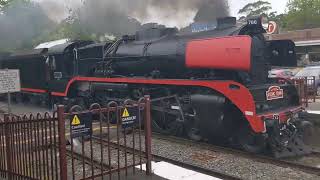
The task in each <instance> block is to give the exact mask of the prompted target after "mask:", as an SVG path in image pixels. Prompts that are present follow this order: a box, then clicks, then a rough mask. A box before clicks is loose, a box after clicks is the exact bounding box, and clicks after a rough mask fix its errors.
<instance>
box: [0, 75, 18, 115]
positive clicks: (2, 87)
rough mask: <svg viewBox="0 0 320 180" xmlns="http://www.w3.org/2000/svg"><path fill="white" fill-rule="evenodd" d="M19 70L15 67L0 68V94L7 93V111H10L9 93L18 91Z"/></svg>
mask: <svg viewBox="0 0 320 180" xmlns="http://www.w3.org/2000/svg"><path fill="white" fill-rule="evenodd" d="M20 91H21V85H20V72H19V70H17V69H5V70H0V94H5V93H6V94H7V95H8V113H9V114H10V113H11V93H14V92H20Z"/></svg>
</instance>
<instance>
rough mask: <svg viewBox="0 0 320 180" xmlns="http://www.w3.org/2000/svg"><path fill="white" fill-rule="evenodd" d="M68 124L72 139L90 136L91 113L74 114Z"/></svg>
mask: <svg viewBox="0 0 320 180" xmlns="http://www.w3.org/2000/svg"><path fill="white" fill-rule="evenodd" d="M70 122H71V126H70V127H71V129H70V130H71V136H72V138H78V137H84V136H90V135H92V113H90V112H89V113H83V114H74V115H72V116H71V121H70Z"/></svg>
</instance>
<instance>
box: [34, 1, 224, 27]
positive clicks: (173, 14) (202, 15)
mask: <svg viewBox="0 0 320 180" xmlns="http://www.w3.org/2000/svg"><path fill="white" fill-rule="evenodd" d="M38 1H41V0H38ZM41 2H42V3H41V6H42V7H43V8H44V9H46V10H48V11H47V12H48V14H49V17H51V18H52V19H53V20H59V19H60V20H61V19H63V18H65V17H67V16H68V15H67V14H68V13H69V11H68V10H70V9H71V10H73V12H76V14H77V15H78V16H79V18H82V19H80V20H82V21H84V24H86V23H89V24H90V25H94V24H97V25H98V26H99V27H101V24H102V23H106V24H109V26H110V23H115V22H118V23H121V24H123V23H125V22H126V21H127V20H125V21H124V22H122V21H121V20H124V18H125V19H128V17H129V18H130V19H133V18H134V19H137V20H138V21H140V22H141V23H149V22H156V23H159V24H164V25H167V26H176V27H179V28H182V27H185V26H188V25H189V24H190V23H192V22H193V21H212V20H215V19H216V18H217V17H222V16H228V15H229V6H228V1H226V0H117V1H115V0H42V1H41ZM58 6H60V11H59V10H56V9H57V7H58ZM61 9H62V10H64V13H61ZM101 20H103V22H102V21H101ZM89 21H91V22H89ZM129 23H130V22H129ZM135 23H136V22H134V24H133V25H132V27H133V26H135ZM113 25H115V26H117V24H113ZM121 27H122V25H121ZM129 27H131V26H129ZM115 29H117V28H115ZM129 29H131V28H129Z"/></svg>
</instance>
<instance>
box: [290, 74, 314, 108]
mask: <svg viewBox="0 0 320 180" xmlns="http://www.w3.org/2000/svg"><path fill="white" fill-rule="evenodd" d="M292 81H293V83H294V84H295V85H296V87H297V90H298V93H299V97H300V103H301V104H302V105H304V106H305V107H308V106H309V104H310V102H316V98H317V85H316V77H314V76H312V77H303V78H295V79H293V80H292Z"/></svg>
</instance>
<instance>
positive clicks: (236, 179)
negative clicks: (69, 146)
mask: <svg viewBox="0 0 320 180" xmlns="http://www.w3.org/2000/svg"><path fill="white" fill-rule="evenodd" d="M92 138H93V140H96V141H97V143H103V145H105V146H108V142H107V141H102V142H101V139H100V138H99V137H95V136H93V137H92ZM109 145H110V146H111V147H112V148H119V147H120V149H121V150H124V149H126V151H127V152H130V153H131V152H133V151H136V149H135V148H132V147H127V146H124V145H119V143H114V142H109ZM143 153H145V152H144V151H143ZM152 157H153V160H154V161H165V162H168V163H171V164H174V165H177V166H180V167H184V168H186V169H189V170H194V171H197V172H200V173H203V174H206V175H209V176H213V177H217V178H221V179H226V180H240V179H241V178H240V177H236V176H233V175H229V174H226V173H224V172H220V171H216V170H211V169H207V168H203V167H199V166H195V165H192V164H188V163H184V162H181V161H177V160H174V159H172V158H168V157H165V156H160V155H156V154H152Z"/></svg>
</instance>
